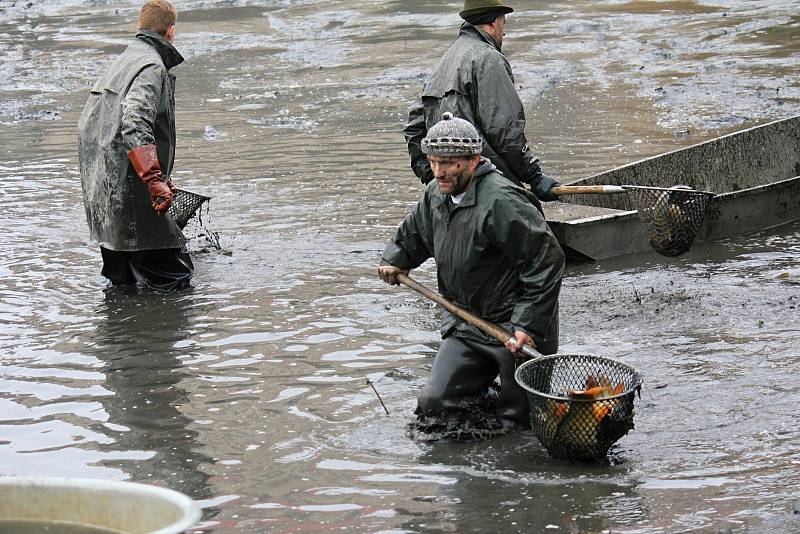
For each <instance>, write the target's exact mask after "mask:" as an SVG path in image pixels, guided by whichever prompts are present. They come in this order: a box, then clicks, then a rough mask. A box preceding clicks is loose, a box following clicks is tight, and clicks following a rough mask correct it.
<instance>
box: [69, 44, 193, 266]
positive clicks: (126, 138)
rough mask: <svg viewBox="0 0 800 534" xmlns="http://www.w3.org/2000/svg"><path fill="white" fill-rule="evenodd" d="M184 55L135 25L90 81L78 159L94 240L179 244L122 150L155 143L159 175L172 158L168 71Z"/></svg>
mask: <svg viewBox="0 0 800 534" xmlns="http://www.w3.org/2000/svg"><path fill="white" fill-rule="evenodd" d="M181 62H183V57H182V56H181V55H180V54H179V53H178V51H177V50H175V48H174V47H173V46H172V45H171V44H170V43H169V42H167V40H166V39H165V38H164V37H163V36H161V35H159V34H157V33H154V32H150V31H139V32H138V33H137V34H136V38H135V39H134V40H133V41H131V43H130V44H129V46H128V48H127V49H126V50H125V51H124V52H123V53H122V55H121V56H119V58H117V60H116V61H115V62H114V63H113V64H112V65H111V67H110V68H109V70H108V71H107V72H106V73H105V75H104V76H103V77H101V78H100V80H98V81H97V83H96V84H95V85H94V87H93V88H92V90H91V94H90V95H89V99H88V101H87V102H86V105H85V106H84V108H83V113H81V117H80V121H79V123H78V161H79V168H80V174H81V182H82V186H83V201H84V206H85V208H86V219H87V221H88V223H89V231H90V233H91V238H92V240H93V241H97V242H99V244H100V246H101V247H103V248H106V249H109V250H116V251H141V250H156V249H167V248H183V246H184V244H185V240H184V237H183V234H182V232H181V230H180V228H179V227H178V225H176V224H175V222H174V221H173V220H172V217H171V216H170V215H169V214H167V215H158V214H157V213H156V212H155V210H153V206H152V204H151V202H150V194H149V192H148V190H147V185H146V184H145V183H144V182H142V181H141V179H139V177H138V176H137V175H136V173H135V172H134V170H133V168H132V167H131V165H130V162H129V161H128V151H129V150H131V149H132V148H135V147H138V146H143V145H152V144H154V145H156V150H157V152H158V161H159V164H160V166H161V170H162V172H163V175H164V177H165V178H166V177H169V176H170V174H171V173H172V165H173V162H174V160H175V76H174V75H173V74H171V73H170V72H169V70H170V69H171V68H172V67H174V66H176V65H179V64H180V63H181Z"/></svg>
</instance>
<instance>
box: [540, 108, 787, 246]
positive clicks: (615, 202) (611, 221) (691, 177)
mask: <svg viewBox="0 0 800 534" xmlns="http://www.w3.org/2000/svg"><path fill="white" fill-rule="evenodd" d="M599 184H608V185H643V186H652V187H671V186H673V185H677V184H683V185H688V186H690V187H692V188H694V189H698V190H704V191H713V192H715V193H717V195H716V196H715V197H714V198H713V199H712V200H711V202H710V204H709V207H708V210H707V212H706V219H705V221H704V223H703V227H702V228H701V230H700V232H699V234H698V236H697V239H696V242H702V241H709V240H711V241H713V240H717V239H725V238H731V237H736V236H740V235H746V234H750V233H754V232H758V231H762V230H766V229H769V228H774V227H777V226H781V225H783V224H787V223H789V222H792V221H796V220H798V219H800V116H798V117H791V118H788V119H784V120H780V121H775V122H771V123H768V124H764V125H761V126H756V127H754V128H750V129H747V130H743V131H740V132H735V133H732V134H730V135H726V136H723V137H719V138H717V139H713V140H711V141H707V142H705V143H700V144H697V145H693V146H690V147H687V148H683V149H681V150H676V151H674V152H668V153H666V154H662V155H659V156H655V157H652V158H648V159H645V160H642V161H638V162H635V163H631V164H629V165H624V166H622V167H618V168H616V169H612V170H610V171H607V172H604V173H601V174H598V175H595V176H591V177H589V178H585V179H583V180H579V181H577V182H574V183H573V184H570V185H599ZM545 215H546V216H547V220H548V223H550V226H551V228H552V229H553V232H554V233H555V234H556V237H557V238H558V239H559V242H560V243H561V245H562V247H563V248H564V249H565V251H566V252H567V255H568V256H569V257H570V258H573V259H586V260H602V259H606V258H611V257H615V256H623V255H628V254H636V253H639V252H645V251H648V250H651V249H650V246H649V243H648V239H647V236H646V233H645V230H644V227H643V226H642V224H641V222H640V221H639V218H638V216H637V213H636V211H635V207H634V206H633V205H632V204H631V201H630V199H629V198H628V197H627V195H624V194H623V195H591V196H590V195H571V196H564V197H562V201H561V202H554V203H549V204H548V205H546V206H545Z"/></svg>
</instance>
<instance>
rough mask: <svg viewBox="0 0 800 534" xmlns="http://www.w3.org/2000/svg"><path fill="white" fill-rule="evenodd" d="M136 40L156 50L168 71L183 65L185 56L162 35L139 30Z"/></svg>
mask: <svg viewBox="0 0 800 534" xmlns="http://www.w3.org/2000/svg"><path fill="white" fill-rule="evenodd" d="M136 38H137V39H139V40H140V41H143V42H145V43H147V44H149V45H150V46H152V47H153V48H155V50H156V52H158V55H159V56H161V61H163V62H164V66H165V67H166V68H167V70H170V69H171V68H172V67H177V66H178V65H180V64H181V63H183V56H182V55H181V53H180V52H178V51H177V50H176V49H175V47H174V46H172V44H171V43H170V42H169V41H167V39H166V37H164V36H163V35H161V34H160V33H156V32H153V31H150V30H139V31H138V32H136Z"/></svg>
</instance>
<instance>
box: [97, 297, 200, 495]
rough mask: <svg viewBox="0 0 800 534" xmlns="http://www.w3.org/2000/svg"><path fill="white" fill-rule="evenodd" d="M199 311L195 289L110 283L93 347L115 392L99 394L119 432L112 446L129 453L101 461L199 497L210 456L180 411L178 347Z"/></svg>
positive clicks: (183, 396)
mask: <svg viewBox="0 0 800 534" xmlns="http://www.w3.org/2000/svg"><path fill="white" fill-rule="evenodd" d="M195 313H196V311H195V303H194V300H193V298H192V293H191V290H189V291H187V292H181V293H173V294H167V295H159V294H152V293H148V294H130V293H129V292H127V291H125V290H118V289H115V288H114V289H108V290H107V292H106V294H105V298H104V299H103V301H102V302H101V303H100V305H99V306H98V309H97V316H98V317H99V318H101V319H102V320H101V322H100V323H99V324H98V326H97V327H96V329H95V330H94V332H93V333H92V334H91V336H90V337H89V339H88V341H87V347H88V352H89V353H90V354H92V355H93V356H95V357H96V358H97V359H98V360H99V361H100V362H102V368H101V369H102V372H103V373H104V374H105V377H106V381H105V387H106V388H107V389H108V390H110V391H111V392H112V393H113V395H108V396H105V397H102V398H101V399H100V402H101V403H102V405H103V407H104V408H105V410H106V412H107V413H108V422H107V424H106V425H105V426H106V427H107V429H108V431H109V434H110V435H111V436H112V437H113V438H114V443H113V445H111V446H110V447H113V449H114V450H118V451H119V450H121V451H127V453H128V455H129V457H128V458H126V459H113V460H104V461H103V462H102V463H103V464H104V465H108V466H113V467H118V468H120V469H123V470H124V471H126V472H127V473H129V474H130V475H131V478H132V479H133V480H138V481H144V482H148V483H152V484H157V485H166V486H170V487H172V489H175V490H178V491H181V492H183V493H186V494H187V495H190V496H192V497H193V498H196V499H201V498H206V497H209V496H210V495H211V493H212V492H211V489H210V487H209V483H208V480H209V475H208V474H206V473H205V472H204V471H203V466H204V465H207V464H210V463H212V460H211V458H209V457H208V456H206V455H204V454H202V453H201V452H199V449H200V448H201V444H200V443H198V432H197V431H196V430H193V429H192V428H191V426H192V421H191V419H189V418H188V417H187V416H186V415H184V414H183V412H182V407H183V405H185V404H187V403H188V402H189V399H188V394H187V391H186V389H185V386H182V382H183V381H184V380H187V379H188V378H189V375H188V374H187V373H186V372H185V371H183V367H182V364H181V360H180V356H181V355H180V352H179V350H176V349H175V348H174V346H175V344H176V343H178V342H179V341H182V340H184V339H186V337H187V335H188V325H189V317H190V316H191V315H193V314H195Z"/></svg>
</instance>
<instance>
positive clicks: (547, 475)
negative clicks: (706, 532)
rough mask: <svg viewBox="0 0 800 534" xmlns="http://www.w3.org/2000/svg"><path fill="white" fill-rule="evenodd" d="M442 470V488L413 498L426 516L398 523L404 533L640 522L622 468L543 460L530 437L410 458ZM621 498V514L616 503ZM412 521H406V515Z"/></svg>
mask: <svg viewBox="0 0 800 534" xmlns="http://www.w3.org/2000/svg"><path fill="white" fill-rule="evenodd" d="M417 460H418V462H419V463H420V464H422V465H426V464H431V465H437V466H439V467H440V468H441V469H445V470H446V471H447V472H448V475H449V477H450V483H446V484H445V483H442V484H437V485H435V486H433V485H431V487H435V488H436V491H435V492H433V493H431V494H427V495H418V496H417V497H415V498H414V500H415V501H417V502H420V503H427V504H428V505H429V506H430V507H432V508H434V510H435V511H431V510H430V509H429V510H427V511H425V513H423V514H420V515H419V517H413V518H412V519H410V520H408V521H406V522H405V523H404V525H403V528H404V529H405V530H406V531H410V532H420V531H422V532H547V531H549V530H553V531H560V532H600V531H601V530H603V528H607V525H608V524H609V522H608V517H609V516H610V515H611V514H613V515H614V522H615V523H616V524H618V525H620V524H625V523H630V521H632V520H633V519H634V518H636V517H638V516H640V515H641V511H640V510H639V507H638V506H630V504H631V502H639V499H638V498H637V497H636V496H635V495H633V494H632V493H631V488H630V487H629V484H628V482H627V481H625V478H626V477H627V476H628V475H629V473H628V468H627V467H626V466H624V465H616V466H607V465H597V466H595V465H581V464H572V463H568V462H562V461H559V460H554V459H552V458H550V457H549V456H548V455H547V453H546V452H545V451H544V450H543V449H542V448H541V447H540V446H539V444H538V442H537V441H536V438H535V437H534V436H533V435H532V434H531V433H527V432H526V433H521V434H518V435H515V436H508V437H504V438H500V439H496V440H493V441H491V442H482V443H460V444H453V443H451V444H437V445H434V446H432V447H431V448H430V449H429V450H428V452H427V453H426V454H423V455H422V456H420V457H418V458H417ZM623 496H625V497H626V502H627V504H628V508H629V509H628V510H624V509H622V508H621V507H620V506H619V505H618V503H619V502H620V500H621V499H620V497H623ZM412 515H413V514H412Z"/></svg>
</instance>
